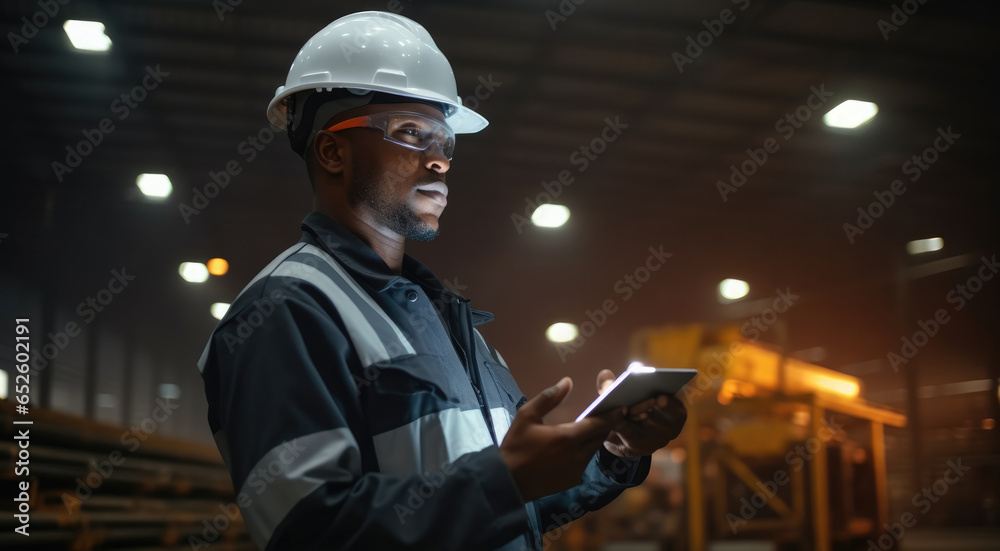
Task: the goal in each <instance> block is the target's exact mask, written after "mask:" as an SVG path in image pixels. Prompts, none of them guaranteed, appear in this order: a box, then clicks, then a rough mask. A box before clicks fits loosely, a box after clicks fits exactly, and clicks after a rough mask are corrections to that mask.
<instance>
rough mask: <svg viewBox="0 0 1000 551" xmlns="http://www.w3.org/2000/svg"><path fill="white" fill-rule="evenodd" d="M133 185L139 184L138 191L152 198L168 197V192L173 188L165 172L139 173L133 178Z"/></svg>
mask: <svg viewBox="0 0 1000 551" xmlns="http://www.w3.org/2000/svg"><path fill="white" fill-rule="evenodd" d="M135 185H137V186H139V191H141V192H142V194H143V195H145V196H146V197H152V198H154V199H163V198H164V197H169V196H170V192H171V191H173V189H174V187H173V186H172V185H170V178H168V177H167V175H166V174H145V173H143V174H140V175H139V176H138V177H137V178H136V179H135Z"/></svg>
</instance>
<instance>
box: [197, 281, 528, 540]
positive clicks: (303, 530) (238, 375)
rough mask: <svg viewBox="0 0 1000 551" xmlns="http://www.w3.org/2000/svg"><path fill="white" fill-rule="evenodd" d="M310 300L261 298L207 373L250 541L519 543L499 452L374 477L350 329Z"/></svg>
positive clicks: (517, 512) (231, 319)
mask: <svg viewBox="0 0 1000 551" xmlns="http://www.w3.org/2000/svg"><path fill="white" fill-rule="evenodd" d="M314 291H315V290H314V289H313V290H311V289H310V288H308V287H302V288H298V289H293V290H287V289H286V290H285V292H284V295H283V297H282V299H281V300H280V301H278V300H270V301H269V302H270V304H269V305H267V308H264V307H261V306H260V305H258V302H259V300H260V299H258V301H254V302H253V303H252V304H250V305H244V306H243V307H242V308H241V309H240V310H239V311H238V312H237V313H234V314H233V315H231V316H227V317H226V319H225V320H224V322H223V323H222V324H220V326H219V328H217V329H216V332H215V333H214V334H213V337H212V341H211V343H210V346H209V353H208V357H207V358H208V359H207V361H206V364H205V369H204V370H203V377H204V379H205V390H206V395H207V398H208V402H209V420H210V423H211V425H212V430H213V433H214V436H215V438H216V441H217V443H218V445H219V449H220V451H221V452H222V455H223V458H224V459H225V461H226V463H227V465H228V466H229V469H230V473H231V476H232V479H233V487H234V488H235V489H236V493H237V500H236V503H237V504H238V505H239V507H240V509H241V511H242V513H243V518H244V521H245V523H246V526H247V530H248V532H249V533H250V535H251V537H252V539H253V540H254V542H255V543H256V544H257V545H258V546H259V547H260V548H261V549H264V550H279V549H281V550H284V549H296V550H304V551H308V550H314V549H315V550H318V549H324V550H355V549H366V550H371V549H436V550H443V549H463V550H464V549H491V548H495V547H499V546H500V545H502V544H503V543H505V542H508V541H510V540H512V539H514V538H516V537H518V536H520V535H521V534H523V533H524V532H525V530H526V529H527V515H526V512H525V508H524V504H523V503H522V502H521V499H520V496H519V494H518V492H517V489H516V486H515V484H514V482H513V480H512V479H511V476H510V473H509V471H508V470H507V468H506V465H505V464H504V463H503V461H502V459H501V457H500V453H499V450H498V449H497V447H496V446H491V447H488V448H485V449H483V450H481V451H479V452H474V453H469V454H466V455H464V456H462V457H460V458H459V459H458V460H456V461H454V462H453V463H451V464H448V465H445V466H444V467H443V468H442V469H440V471H439V472H434V473H429V474H427V475H426V476H414V477H411V478H399V477H393V476H388V475H384V474H382V473H379V472H375V471H376V469H374V468H373V466H374V451H373V445H372V442H371V435H370V434H368V432H367V429H366V424H365V421H364V418H363V416H362V415H361V411H362V410H361V408H360V406H359V393H358V386H357V385H356V383H355V379H354V377H355V376H356V375H357V374H356V373H355V374H352V373H351V369H350V367H349V366H350V365H351V362H354V363H355V364H356V363H357V359H356V358H353V357H352V346H351V342H350V340H349V338H348V337H347V336H346V335H347V333H346V330H345V328H344V325H343V320H341V319H340V318H339V316H337V315H336V313H335V312H333V313H331V312H330V311H329V310H327V309H326V308H324V305H323V303H322V300H321V299H320V297H319V294H318V291H316V292H314ZM279 294H280V293H279ZM269 296H270V297H273V296H274V293H272V294H271V295H269ZM265 300H267V299H265Z"/></svg>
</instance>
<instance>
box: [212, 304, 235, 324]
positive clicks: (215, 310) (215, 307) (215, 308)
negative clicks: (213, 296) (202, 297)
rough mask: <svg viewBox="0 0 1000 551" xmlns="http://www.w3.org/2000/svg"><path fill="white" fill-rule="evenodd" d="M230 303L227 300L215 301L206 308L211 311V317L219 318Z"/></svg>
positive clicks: (224, 313)
mask: <svg viewBox="0 0 1000 551" xmlns="http://www.w3.org/2000/svg"><path fill="white" fill-rule="evenodd" d="M229 306H230V304H229V303H228V302H216V303H214V304H212V306H211V307H210V308H209V309H208V311H209V312H211V313H212V317H213V318H215V319H217V320H221V319H222V318H223V316H225V315H226V312H228V311H229Z"/></svg>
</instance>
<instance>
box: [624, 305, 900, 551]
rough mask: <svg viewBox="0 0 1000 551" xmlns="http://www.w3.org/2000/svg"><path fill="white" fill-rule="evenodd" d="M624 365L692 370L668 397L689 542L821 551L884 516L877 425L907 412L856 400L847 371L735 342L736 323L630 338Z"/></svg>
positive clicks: (895, 422) (861, 533)
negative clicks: (674, 417)
mask: <svg viewBox="0 0 1000 551" xmlns="http://www.w3.org/2000/svg"><path fill="white" fill-rule="evenodd" d="M631 349H632V350H631V355H632V359H635V360H640V361H643V362H644V363H646V364H647V365H653V366H656V367H671V368H695V369H698V371H699V374H698V376H696V378H695V379H693V380H692V381H691V382H690V383H688V385H687V387H685V389H684V390H683V391H682V393H681V394H680V395H678V397H680V398H681V399H683V400H684V402H685V405H686V406H687V409H688V422H687V426H686V428H685V430H684V439H685V446H686V449H687V453H686V461H685V463H686V464H685V472H686V475H687V476H686V484H687V487H686V489H687V496H686V498H687V499H686V501H687V504H688V515H687V526H688V545H687V546H686V548H688V549H691V551H703V550H704V549H706V546H707V542H708V540H709V539H711V540H715V541H718V540H732V539H756V538H759V539H767V540H771V541H775V542H778V543H798V544H800V545H799V547H800V548H801V549H812V550H814V551H829V550H830V549H831V547H832V546H833V543H834V542H836V541H850V540H858V539H863V538H868V537H871V536H877V535H878V533H879V530H880V529H881V527H882V525H883V524H884V523H885V522H887V521H888V516H889V512H888V498H887V495H886V465H885V439H884V427H885V426H886V425H890V426H895V427H902V426H905V424H906V417H905V416H904V415H902V414H900V413H897V412H895V411H893V410H890V409H888V408H886V407H882V406H878V405H875V404H871V403H869V402H866V401H865V400H864V399H863V398H862V397H861V390H862V389H861V382H860V381H859V380H858V379H857V378H855V377H851V376H849V375H846V374H843V373H840V372H837V371H834V370H831V369H826V368H823V367H820V366H818V365H813V364H809V363H806V362H803V361H800V360H797V359H795V358H791V357H787V356H786V355H784V354H783V353H782V352H781V351H780V350H777V349H774V348H772V347H769V346H765V345H762V344H760V343H756V342H753V341H751V340H747V339H745V338H743V336H742V335H741V334H740V332H739V327H738V326H725V327H716V328H709V327H706V326H704V325H701V324H696V325H688V326H665V327H659V328H651V329H647V330H644V331H641V332H639V333H637V334H635V335H634V336H633V340H632V346H631Z"/></svg>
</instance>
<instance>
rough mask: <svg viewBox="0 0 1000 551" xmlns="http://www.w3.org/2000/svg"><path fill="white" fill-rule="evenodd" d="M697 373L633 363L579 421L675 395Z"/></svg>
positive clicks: (588, 407) (578, 418) (589, 407)
mask: <svg viewBox="0 0 1000 551" xmlns="http://www.w3.org/2000/svg"><path fill="white" fill-rule="evenodd" d="M697 374H698V370H697V369H660V368H656V367H648V366H645V365H642V364H641V363H639V362H632V363H631V364H630V365H629V366H628V368H627V369H625V371H623V372H622V374H621V375H619V376H618V378H617V379H615V381H614V382H613V383H611V386H610V387H608V389H607V390H606V391H605V392H604V394H601V395H600V396H598V397H597V399H596V400H594V401H593V403H591V404H590V405H589V406H587V409H585V410H583V413H581V414H580V416H579V417H577V418H576V420H577V421H579V420H581V419H583V418H584V417H587V416H588V415H600V414H602V413H607V412H609V411H611V410H614V409H615V408H621V407H626V406H634V405H635V404H638V403H639V402H642V401H643V400H647V399H649V398H653V397H655V396H659V395H660V394H666V395H668V396H673V395H675V394H677V393H678V392H680V390H681V388H682V387H683V386H684V385H685V384H686V383H687V382H688V381H690V380H691V379H693V378H694V376H695V375H697Z"/></svg>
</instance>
